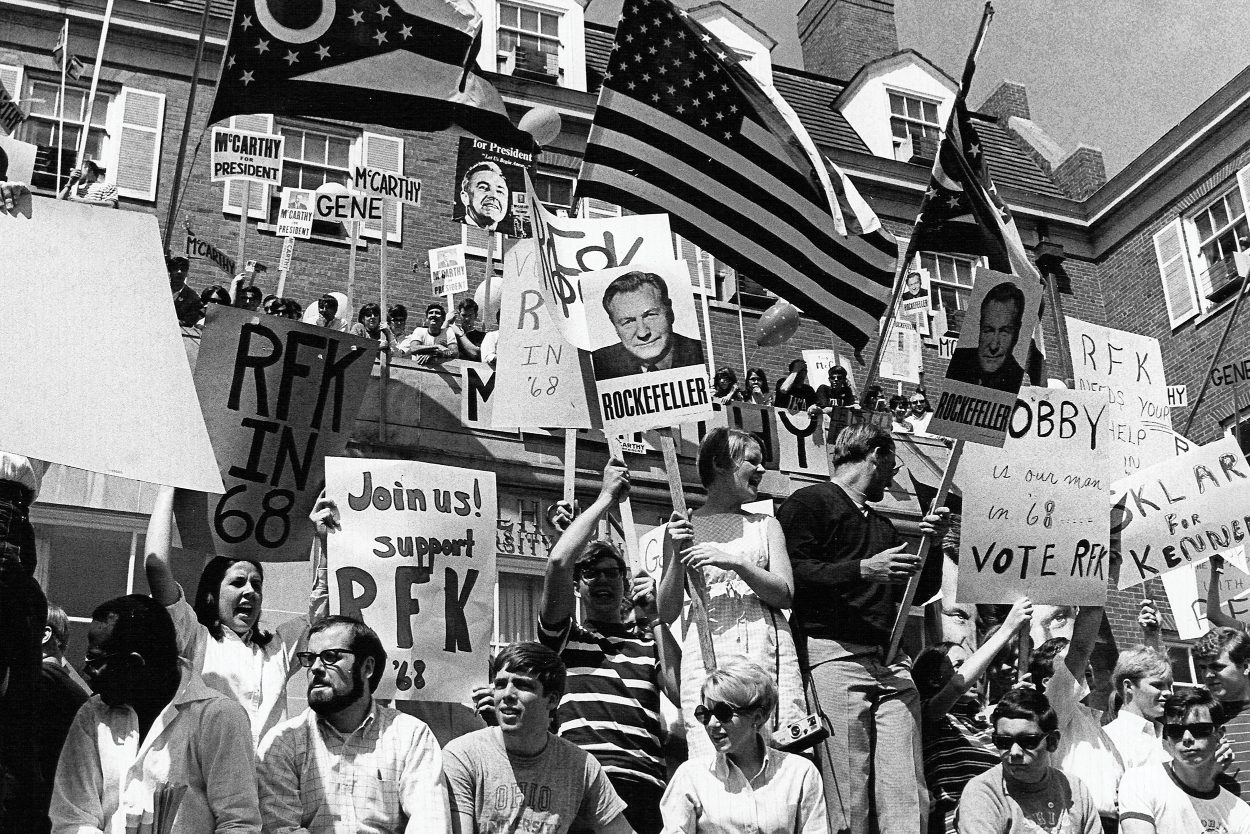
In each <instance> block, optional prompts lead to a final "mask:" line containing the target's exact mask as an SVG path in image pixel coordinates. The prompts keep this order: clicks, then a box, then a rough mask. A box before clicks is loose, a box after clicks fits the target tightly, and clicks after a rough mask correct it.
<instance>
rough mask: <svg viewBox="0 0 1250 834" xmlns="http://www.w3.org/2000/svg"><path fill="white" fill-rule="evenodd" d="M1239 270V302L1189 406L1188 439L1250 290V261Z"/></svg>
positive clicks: (1235, 303) (1231, 314) (1239, 264)
mask: <svg viewBox="0 0 1250 834" xmlns="http://www.w3.org/2000/svg"><path fill="white" fill-rule="evenodd" d="M1237 270H1238V271H1239V272H1241V286H1239V287H1238V288H1237V300H1236V301H1235V302H1233V311H1232V312H1231V313H1230V314H1229V316H1228V324H1226V325H1224V332H1223V333H1222V334H1221V335H1220V343H1219V344H1218V345H1216V346H1215V353H1213V354H1211V364H1210V365H1208V366H1207V372H1206V373H1205V374H1203V375H1202V387H1201V388H1199V389H1198V397H1197V399H1195V400H1194V401H1193V402H1192V403H1190V404H1189V416H1188V417H1186V418H1185V428H1184V429H1182V430H1181V434H1182V435H1184V436H1186V437H1188V436H1189V427H1190V426H1192V425H1193V424H1194V417H1195V416H1196V415H1197V414H1198V406H1199V405H1201V404H1202V398H1203V397H1205V396H1206V394H1207V386H1208V385H1209V384H1210V382H1211V372H1212V371H1214V370H1215V363H1216V362H1218V361H1219V359H1220V353H1222V352H1223V350H1224V343H1225V342H1226V341H1228V334H1229V332H1230V331H1231V330H1232V329H1233V322H1235V321H1237V313H1238V311H1240V310H1241V300H1242V299H1243V298H1245V297H1246V289H1247V288H1250V259H1246V261H1245V269H1244V271H1242V270H1243V267H1242V264H1241V263H1238V264H1237Z"/></svg>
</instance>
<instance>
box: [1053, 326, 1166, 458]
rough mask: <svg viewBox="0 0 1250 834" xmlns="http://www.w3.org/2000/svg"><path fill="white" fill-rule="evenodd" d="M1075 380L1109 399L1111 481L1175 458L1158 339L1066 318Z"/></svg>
mask: <svg viewBox="0 0 1250 834" xmlns="http://www.w3.org/2000/svg"><path fill="white" fill-rule="evenodd" d="M1067 325H1068V346H1069V348H1070V350H1071V352H1072V374H1073V382H1074V383H1075V385H1076V388H1077V390H1078V391H1097V392H1099V393H1100V394H1102V395H1103V397H1104V398H1105V399H1106V402H1107V405H1108V410H1107V415H1108V418H1109V419H1108V421H1107V427H1106V428H1107V435H1108V440H1109V443H1110V447H1111V450H1112V466H1113V467H1114V468H1113V469H1112V477H1113V478H1120V477H1122V476H1124V475H1131V474H1133V473H1134V472H1137V471H1138V470H1140V469H1144V468H1146V467H1148V466H1152V465H1153V464H1156V463H1158V462H1159V461H1162V460H1167V459H1168V458H1171V457H1175V456H1176V444H1175V442H1174V440H1173V433H1172V415H1171V411H1170V410H1169V405H1168V384H1167V380H1165V379H1164V376H1163V357H1162V354H1161V353H1160V351H1159V340H1158V339H1156V338H1154V337H1151V336H1143V335H1141V334H1140V333H1129V332H1128V331H1125V330H1113V329H1112V328H1110V327H1103V326H1102V325H1098V324H1090V323H1089V322H1087V321H1081V320H1080V319H1074V318H1072V317H1071V316H1068V317H1067Z"/></svg>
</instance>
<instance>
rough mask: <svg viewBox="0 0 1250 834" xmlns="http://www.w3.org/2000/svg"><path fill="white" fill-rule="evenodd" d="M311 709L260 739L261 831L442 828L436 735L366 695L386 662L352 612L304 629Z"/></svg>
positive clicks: (374, 833)
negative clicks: (262, 828)
mask: <svg viewBox="0 0 1250 834" xmlns="http://www.w3.org/2000/svg"><path fill="white" fill-rule="evenodd" d="M296 657H298V658H299V662H300V664H301V665H302V666H304V668H306V669H308V709H306V710H304V712H303V713H302V714H300V715H298V716H296V717H295V718H292V719H290V720H288V721H284V722H283V723H281V724H279V725H278V726H276V727H274V728H273V729H272V730H270V732H269V734H268V735H267V736H265V739H264V741H262V742H261V745H260V751H259V753H258V757H259V759H260V762H259V767H258V769H257V778H258V781H259V783H260V805H261V813H262V815H263V817H264V822H265V831H267V832H274V834H277V832H283V834H286V833H287V832H296V831H300V832H304V831H306V832H308V834H337V832H346V831H350V832H366V834H401V832H403V833H404V834H418V832H426V831H446V830H447V827H448V813H447V788H446V783H445V782H444V780H443V759H442V754H441V753H440V752H439V748H438V742H437V741H436V740H435V738H434V734H433V733H432V732H430V728H429V727H427V726H426V725H425V724H424V723H422V722H421V721H419V720H417V719H416V718H413V717H412V716H410V715H405V714H404V713H401V712H399V711H398V710H394V709H391V708H390V707H385V706H382V705H381V704H378V703H376V702H375V701H374V700H373V693H374V691H375V690H376V689H377V688H378V683H379V682H380V681H381V680H382V673H383V672H384V671H385V669H386V650H385V649H383V648H382V641H381V640H379V639H378V635H377V634H376V633H375V632H374V631H373V629H371V628H369V627H368V626H367V625H365V624H364V623H362V622H361V621H360V620H358V619H356V618H354V617H347V616H342V615H335V616H331V617H326V618H325V619H323V620H321V621H319V622H318V623H317V624H316V625H314V626H313V627H312V628H310V629H309V630H308V650H307V651H303V652H299V653H298V654H297V655H296Z"/></svg>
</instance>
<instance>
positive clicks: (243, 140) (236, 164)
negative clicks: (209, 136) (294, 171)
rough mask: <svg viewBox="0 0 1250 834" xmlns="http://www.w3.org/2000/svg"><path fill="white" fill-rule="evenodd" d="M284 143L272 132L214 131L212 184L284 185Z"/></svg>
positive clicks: (218, 129)
mask: <svg viewBox="0 0 1250 834" xmlns="http://www.w3.org/2000/svg"><path fill="white" fill-rule="evenodd" d="M283 140H284V137H282V136H278V135H275V134H270V133H253V132H252V131H250V130H234V129H233V128H228V127H215V128H213V157H212V170H213V177H212V180H213V182H225V181H227V180H251V181H252V182H259V183H262V184H264V185H281V184H282V143H283Z"/></svg>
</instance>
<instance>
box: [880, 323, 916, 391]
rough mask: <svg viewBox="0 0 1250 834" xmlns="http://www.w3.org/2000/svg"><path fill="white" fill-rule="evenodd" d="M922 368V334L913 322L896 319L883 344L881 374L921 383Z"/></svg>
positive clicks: (886, 376) (908, 381)
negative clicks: (917, 330)
mask: <svg viewBox="0 0 1250 834" xmlns="http://www.w3.org/2000/svg"><path fill="white" fill-rule="evenodd" d="M920 369H921V358H920V334H919V333H917V332H916V328H915V326H914V325H913V324H912V323H911V322H909V321H895V322H894V323H893V324H892V325H891V326H890V336H889V338H887V339H886V341H885V344H884V345H882V346H881V376H882V377H884V378H886V379H896V380H899V381H900V382H907V383H910V384H912V385H919V384H920Z"/></svg>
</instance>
